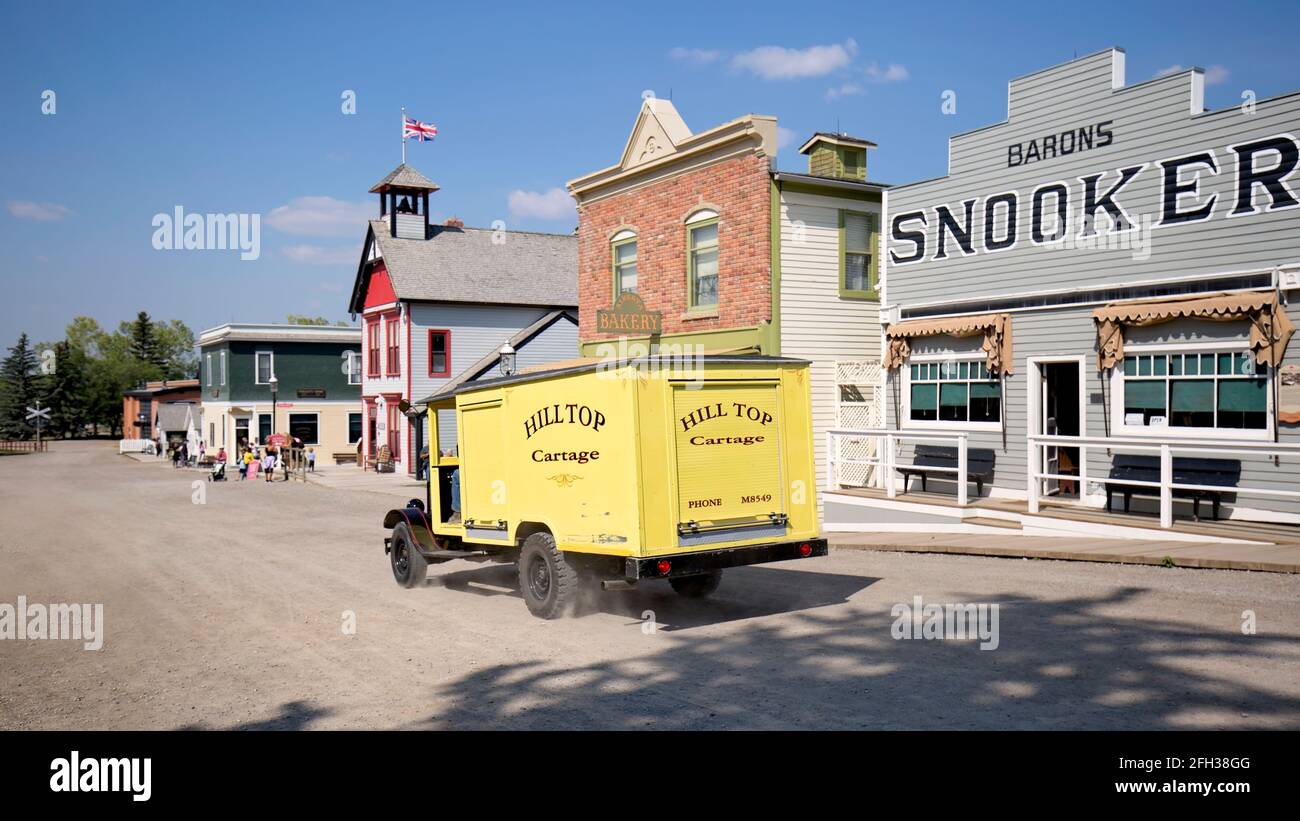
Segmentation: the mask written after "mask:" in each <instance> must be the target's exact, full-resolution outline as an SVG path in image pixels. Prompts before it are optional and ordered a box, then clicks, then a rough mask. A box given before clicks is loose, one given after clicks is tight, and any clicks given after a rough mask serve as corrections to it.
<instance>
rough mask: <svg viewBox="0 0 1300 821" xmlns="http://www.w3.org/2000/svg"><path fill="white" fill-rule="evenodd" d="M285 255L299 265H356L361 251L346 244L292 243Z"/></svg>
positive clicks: (285, 250)
mask: <svg viewBox="0 0 1300 821" xmlns="http://www.w3.org/2000/svg"><path fill="white" fill-rule="evenodd" d="M284 255H285V256H286V257H288V258H289V259H290V260H292V261H294V262H296V263H298V264H299V265H355V264H356V262H357V260H358V259H359V258H360V257H361V252H360V251H359V250H358V249H356V248H351V247H346V246H329V245H290V246H288V247H286V248H285V249H284Z"/></svg>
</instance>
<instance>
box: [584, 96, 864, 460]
mask: <svg viewBox="0 0 1300 821" xmlns="http://www.w3.org/2000/svg"><path fill="white" fill-rule="evenodd" d="M776 141H777V127H776V119H775V118H773V117H767V116H761V115H755V114H748V115H745V116H743V117H740V118H737V119H735V120H731V121H730V122H726V123H723V124H722V125H719V126H716V127H714V128H711V129H709V130H707V131H702V132H699V133H692V132H691V130H690V129H689V128H688V127H687V126H686V123H685V121H683V119H682V117H681V115H680V114H678V112H677V109H676V108H674V107H673V104H672V103H671V102H669V101H668V100H661V99H655V98H651V99H647V100H645V101H644V102H643V103H642V105H641V109H640V111H639V113H638V115H637V119H636V122H635V124H634V125H633V128H632V132H631V134H630V136H629V137H628V140H627V142H626V144H625V145H624V146H623V151H622V154H621V155H620V157H619V160H618V163H617V164H615V165H612V166H610V167H608V168H604V169H601V170H599V171H595V172H593V173H591V174H587V175H585V176H583V177H580V178H578V179H575V180H573V181H571V182H570V183H569V185H568V188H569V191H570V193H572V194H573V196H574V197H575V199H576V200H577V202H578V302H579V313H580V317H581V321H580V325H579V344H580V347H581V350H582V353H583V354H584V355H586V356H604V355H611V354H613V353H615V352H616V351H617V350H618V344H619V342H620V340H622V342H623V343H626V344H628V345H634V344H647V345H657V346H659V347H660V349H661V350H664V351H665V352H676V351H680V350H683V349H682V348H679V347H676V346H686V347H685V352H687V353H699V352H723V351H726V352H731V353H737V352H748V353H756V354H770V355H785V356H794V357H799V358H804V359H809V360H811V361H812V363H813V364H812V370H811V373H812V383H813V384H812V393H813V418H814V429H815V433H816V446H817V457H818V471H819V476H821V475H824V474H823V473H822V471H824V453H823V452H822V439H823V437H822V432H823V431H825V430H828V429H830V428H833V427H837V426H841V425H843V424H845V423H846V422H849V423H851V424H852V425H853V426H857V427H861V426H863V424H867V423H874V424H880V420H879V419H878V418H877V417H878V415H879V409H878V407H877V405H876V403H875V396H876V392H877V389H878V386H879V380H878V373H879V362H880V352H881V326H880V302H879V297H878V287H877V286H878V282H877V271H878V269H879V249H878V246H879V235H880V230H879V229H880V219H881V213H882V209H883V201H884V196H885V190H886V188H887V186H885V185H882V184H880V183H875V182H869V181H868V180H867V168H866V157H867V152H868V150H869V149H871V148H874V147H875V144H874V143H872V142H870V141H868V140H862V139H858V138H854V137H849V136H847V135H843V134H821V133H819V134H815V135H813V136H812V138H810V139H809V140H808V141H807V142H806V143H805V144H804V145H803V146H802V147H801V148H800V152H801V153H803V154H806V155H808V168H809V173H795V172H788V171H779V170H777V169H776V165H775V160H776ZM625 305H631V306H632V307H633V309H634V310H642V311H644V312H648V313H649V314H652V315H654V320H653V322H654V323H655V328H656V330H657V332H656V333H652V334H644V333H643V334H637V333H635V332H625V331H623V330H622V327H623V326H622V325H618V324H611V325H607V326H605V327H604V328H602V326H601V323H602V322H605V321H608V320H606V319H602V316H601V314H602V312H606V311H613V310H615V309H616V308H619V309H621V308H622V307H623V306H625ZM610 343H615V344H613V345H611V344H610ZM843 397H849V399H847V400H846V399H844V398H843ZM846 413H854V414H857V416H856V418H853V419H850V420H846V419H845V414H846Z"/></svg>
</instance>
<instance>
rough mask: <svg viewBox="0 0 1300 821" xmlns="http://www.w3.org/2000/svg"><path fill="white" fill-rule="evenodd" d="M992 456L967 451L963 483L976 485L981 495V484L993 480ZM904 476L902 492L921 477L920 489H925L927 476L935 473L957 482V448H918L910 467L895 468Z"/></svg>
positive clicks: (981, 451) (982, 451) (985, 450)
mask: <svg viewBox="0 0 1300 821" xmlns="http://www.w3.org/2000/svg"><path fill="white" fill-rule="evenodd" d="M993 461H994V454H993V451H992V450H991V449H990V448H968V449H967V450H966V481H968V482H974V483H975V490H976V493H978V494H979V495H980V496H983V495H984V483H985V482H986V481H989V480H990V479H992V478H993ZM934 468H952V470H951V471H943V470H934ZM896 469H897V470H898V472H899V473H901V474H903V491H904V492H906V491H907V482H908V480H909V479H910V478H911V477H912V476H920V477H921V490H922V491H923V492H924V491H925V489H926V477H927V475H928V474H930V473H937V474H939V475H940V476H941V477H943V478H951V479H953V480H954V481H956V479H957V475H956V472H955V471H956V470H957V448H956V447H952V446H949V445H917V446H916V453H915V455H914V456H913V457H912V464H910V465H898V466H897V468H896Z"/></svg>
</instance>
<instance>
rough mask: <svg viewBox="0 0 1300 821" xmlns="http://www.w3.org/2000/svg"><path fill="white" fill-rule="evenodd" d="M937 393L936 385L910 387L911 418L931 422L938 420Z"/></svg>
mask: <svg viewBox="0 0 1300 821" xmlns="http://www.w3.org/2000/svg"><path fill="white" fill-rule="evenodd" d="M938 403H939V392H938V386H937V385H929V384H920V385H913V386H912V418H913V419H921V420H933V419H937V418H938Z"/></svg>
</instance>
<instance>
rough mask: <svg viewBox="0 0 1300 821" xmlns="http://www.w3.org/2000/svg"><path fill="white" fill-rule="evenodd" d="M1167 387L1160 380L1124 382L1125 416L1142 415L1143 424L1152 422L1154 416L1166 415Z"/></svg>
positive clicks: (1131, 380) (1130, 380)
mask: <svg viewBox="0 0 1300 821" xmlns="http://www.w3.org/2000/svg"><path fill="white" fill-rule="evenodd" d="M1165 385H1166V382H1165V381H1164V380H1163V379H1160V380H1145V381H1143V380H1137V379H1129V380H1125V382H1124V415H1125V417H1127V416H1128V415H1129V414H1142V424H1144V425H1146V424H1149V423H1150V422H1151V417H1152V416H1164V415H1165Z"/></svg>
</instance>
